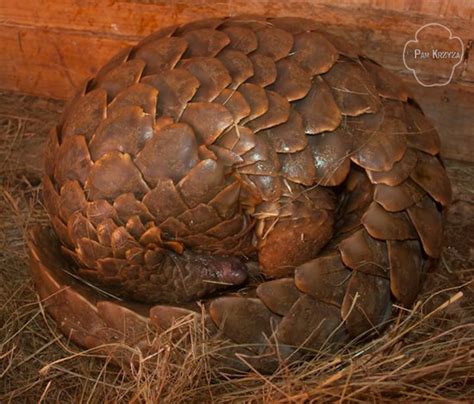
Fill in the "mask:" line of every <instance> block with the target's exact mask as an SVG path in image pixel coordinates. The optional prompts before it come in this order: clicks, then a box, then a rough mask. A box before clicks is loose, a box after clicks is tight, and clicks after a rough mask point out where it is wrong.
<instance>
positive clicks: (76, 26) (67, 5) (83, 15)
mask: <svg viewBox="0 0 474 404" xmlns="http://www.w3.org/2000/svg"><path fill="white" fill-rule="evenodd" d="M324 1H326V2H327V0H295V1H291V2H289V1H286V0H232V1H230V0H214V1H194V0H177V1H163V0H154V1H150V0H141V1H140V0H129V1H111V2H104V1H98V0H82V1H80V2H78V1H76V0H63V1H60V0H53V1H52V0H23V1H22V2H17V1H14V0H0V16H2V17H3V18H2V19H1V20H2V21H3V23H2V22H0V24H4V25H9V26H17V27H19V26H22V27H24V26H27V27H43V28H46V27H47V28H48V29H52V30H60V31H61V32H71V31H76V30H77V31H81V32H83V31H85V32H89V33H91V34H94V35H100V36H104V37H124V39H126V40H133V39H138V38H139V37H143V36H145V35H147V34H149V33H150V32H152V31H154V30H156V29H158V28H160V27H163V26H166V25H171V24H176V23H183V22H186V21H190V20H194V19H196V18H203V17H215V16H225V15H236V14H240V13H258V14H263V15H298V16H305V17H309V18H313V19H315V20H316V21H319V22H320V23H321V24H322V25H323V26H324V27H325V28H327V29H329V30H333V31H337V32H338V33H342V34H343V35H344V36H346V37H348V39H350V40H351V41H352V42H355V43H356V44H358V45H359V46H360V47H361V48H362V49H364V51H365V52H366V53H367V55H368V56H370V57H372V58H374V59H376V60H377V61H379V62H381V63H382V64H384V65H385V66H388V67H390V68H392V69H394V70H405V67H404V64H403V59H402V52H403V47H404V45H405V43H406V42H407V41H408V40H410V39H413V38H414V35H415V32H416V31H417V29H418V28H420V27H421V26H423V25H424V24H426V23H429V22H434V21H435V22H437V23H441V24H444V25H446V26H447V27H449V28H450V29H451V31H452V32H453V33H454V34H455V35H457V36H459V37H460V38H461V39H462V40H463V42H464V43H465V44H466V45H467V44H468V42H469V40H472V39H473V38H474V25H473V24H472V18H473V17H472V13H473V8H472V2H469V1H460V2H454V1H448V0H443V1H441V0H437V1H433V2H418V1H416V2H414V1H409V0H390V1H382V0H373V1H371V0H342V2H341V4H339V3H340V2H338V5H339V6H338V7H335V6H330V5H327V4H320V3H323V2H324ZM469 4H470V5H471V7H469ZM340 5H343V7H341V6H340ZM371 7H376V8H371ZM394 10H397V11H394ZM419 12H427V13H432V14H434V13H437V12H439V13H440V14H441V15H445V16H446V17H440V15H436V17H434V16H430V15H429V14H428V15H423V14H418V13H419ZM459 14H460V15H462V16H463V17H464V19H460V18H456V17H455V16H458V15H459ZM437 41H438V42H439V38H436V37H433V38H432V42H433V43H434V44H436V43H437ZM466 55H467V54H466ZM465 60H466V63H465V64H463V65H461V66H460V67H458V68H457V69H456V74H455V77H454V78H455V79H461V78H462V79H463V80H467V81H474V68H473V67H472V65H473V64H474V57H472V58H469V57H467V56H466V59H465ZM427 66H428V67H426V71H423V73H424V75H426V76H436V75H437V74H439V72H438V70H439V69H438V68H437V66H436V63H432V64H431V65H427ZM446 74H448V75H449V73H446Z"/></svg>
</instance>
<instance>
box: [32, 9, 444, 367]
mask: <svg viewBox="0 0 474 404" xmlns="http://www.w3.org/2000/svg"><path fill="white" fill-rule="evenodd" d="M320 28H321V27H320V26H319V25H318V24H316V23H315V22H313V21H311V20H307V19H301V18H268V19H267V18H263V17H255V16H252V17H234V18H222V19H208V20H201V21H196V22H193V23H190V24H185V25H182V26H178V27H171V28H165V29H162V30H160V31H158V32H156V33H154V34H152V35H151V36H149V37H147V38H145V39H144V40H143V41H142V42H140V43H139V44H138V45H137V46H134V47H130V48H127V49H126V50H124V51H122V52H120V53H119V54H118V55H117V56H116V57H115V58H113V60H111V61H110V62H109V63H108V64H107V65H106V66H104V67H103V68H102V69H101V70H100V71H99V73H98V74H97V76H96V77H95V78H94V79H92V80H89V81H88V82H87V84H86V85H85V87H84V89H83V90H82V91H81V92H80V93H79V94H78V95H77V96H76V98H75V99H74V100H73V101H72V102H71V103H70V104H69V106H68V107H67V108H66V111H65V113H64V117H63V121H62V123H61V124H60V125H59V126H58V127H57V128H56V130H54V131H53V132H52V133H51V137H50V139H49V144H48V147H47V156H46V175H45V177H44V181H43V185H44V202H45V206H46V209H47V211H48V213H49V215H50V217H51V221H52V226H53V229H54V232H55V233H56V235H57V237H58V238H59V240H60V241H59V242H58V241H56V239H55V237H54V236H53V235H52V234H50V233H49V232H48V230H45V229H40V228H36V229H34V230H33V231H32V232H31V238H30V248H31V253H32V254H31V255H32V264H33V265H32V267H33V274H34V277H35V281H36V285H37V289H38V291H39V294H40V295H41V297H42V298H43V299H46V300H45V302H46V304H47V308H48V310H49V312H50V313H51V314H52V316H53V317H54V318H55V319H56V321H57V322H58V323H59V325H60V327H61V329H62V330H63V332H65V333H66V334H68V335H69V336H70V337H71V338H72V339H73V340H74V341H76V342H77V343H79V344H80V345H83V346H86V347H96V346H98V345H100V344H103V343H107V342H113V341H117V340H124V341H126V342H127V343H130V344H132V345H135V346H144V345H146V344H145V341H144V340H141V339H140V337H139V336H140V335H142V336H143V332H144V330H145V329H146V327H147V325H148V324H149V323H150V322H151V323H153V324H154V325H156V326H158V327H159V328H166V327H167V326H169V325H170V324H171V323H172V321H173V320H175V319H178V318H179V317H181V316H183V315H186V314H189V313H191V312H193V311H199V310H196V309H197V304H196V303H193V302H194V301H196V300H200V301H202V302H203V303H204V306H202V307H204V316H205V317H206V324H207V326H208V328H209V329H210V330H211V332H214V333H218V334H219V335H220V336H224V337H226V338H228V339H230V340H233V341H234V342H237V343H238V344H250V345H251V347H250V348H242V349H243V350H244V352H247V353H252V354H261V353H266V352H268V349H269V345H270V341H275V342H277V345H278V344H279V345H281V346H285V347H286V349H288V347H298V346H301V345H303V346H304V347H306V348H310V349H318V348H320V347H321V346H322V345H327V344H332V345H338V344H342V343H344V342H346V341H348V340H349V339H350V338H351V337H356V336H359V335H361V334H363V333H366V332H369V331H370V330H372V329H373V328H374V327H376V326H377V325H379V324H381V323H383V322H384V321H385V320H387V318H389V316H390V313H391V306H392V304H393V303H394V302H397V304H401V305H403V306H410V305H412V304H413V302H414V300H415V299H416V296H417V294H418V292H419V289H420V285H421V282H422V279H423V277H424V274H425V273H426V271H427V269H428V267H429V266H430V265H431V264H432V262H433V261H434V259H436V258H438V257H439V254H440V251H441V244H442V213H441V211H442V207H444V206H446V205H448V204H449V201H450V198H451V189H450V184H449V181H448V178H447V176H446V174H445V171H444V168H443V166H442V164H441V162H440V159H439V148H440V142H439V138H438V135H437V133H436V131H435V130H434V129H433V127H432V126H431V125H430V124H429V123H428V122H427V120H426V118H425V117H424V115H423V112H422V111H421V109H420V107H419V106H418V105H417V104H416V102H415V101H414V100H413V99H412V98H410V97H409V95H408V92H407V91H406V90H405V88H403V86H402V85H401V83H400V80H399V79H397V78H396V77H394V76H392V74H390V73H389V72H387V71H386V70H384V69H383V68H382V67H380V66H379V65H378V64H376V63H375V62H373V61H372V60H369V59H367V58H365V57H361V56H358V55H357V54H356V53H354V52H353V51H352V50H351V49H350V48H348V47H347V45H346V44H345V43H344V42H343V41H341V40H340V39H338V38H336V37H334V36H331V35H329V34H326V33H324V32H322V31H320ZM71 262H74V265H71ZM252 262H253V263H255V262H258V263H259V270H258V271H256V269H255V267H256V265H253V266H252ZM252 268H253V269H252ZM249 272H250V275H249ZM257 272H258V273H257ZM78 279H82V280H84V281H85V282H82V281H80V280H79V281H78ZM93 285H96V287H94V286H93ZM238 285H240V287H238ZM99 290H104V291H108V293H110V295H109V294H104V293H103V292H100V291H99ZM113 296H116V297H118V298H115V297H113ZM137 301H139V302H142V303H140V304H135V303H132V302H137ZM199 315H202V313H201V314H196V316H199ZM140 333H142V334H140ZM289 351H290V352H291V349H290V350H289ZM257 366H258V365H257Z"/></svg>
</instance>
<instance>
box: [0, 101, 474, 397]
mask: <svg viewBox="0 0 474 404" xmlns="http://www.w3.org/2000/svg"><path fill="white" fill-rule="evenodd" d="M62 108H63V104H62V103H60V102H58V101H52V100H47V99H40V98H34V97H26V96H21V95H16V94H11V93H0V307H1V310H0V402H2V403H7V402H21V403H24V402H92V403H95V402H117V401H122V400H123V401H125V402H140V403H141V402H156V401H158V400H159V401H163V402H169V401H174V402H182V401H185V402H209V401H216V402H228V401H236V400H237V401H241V400H242V401H244V400H248V401H251V400H252V401H272V402H274V401H281V402H288V401H291V402H293V401H294V402H303V401H307V400H311V399H313V400H318V401H319V400H320V401H324V402H326V401H347V402H361V401H362V402H365V401H384V400H408V401H417V402H418V401H431V402H432V401H443V402H445V401H456V402H459V401H464V402H472V401H474V282H473V279H474V164H468V163H461V162H456V161H446V166H447V169H448V172H449V176H450V178H451V180H452V185H453V189H454V199H455V200H454V203H453V205H452V207H451V209H450V212H449V215H448V218H447V230H446V243H445V249H444V252H443V256H442V259H441V262H440V265H439V268H438V269H437V270H436V271H435V272H433V273H431V274H430V276H429V279H428V281H427V282H426V283H425V286H424V290H423V293H422V296H421V297H420V300H419V301H418V303H417V304H416V305H415V307H414V308H413V310H405V309H401V308H395V310H397V311H398V314H397V316H396V317H395V319H394V320H393V322H392V323H391V324H390V326H389V327H388V331H387V332H386V333H384V334H383V335H380V336H379V337H378V338H376V339H375V340H373V341H371V342H368V343H365V344H359V345H358V346H356V347H354V346H350V347H349V346H348V347H346V348H344V349H342V350H341V351H340V352H338V353H337V354H332V355H323V354H320V355H317V356H316V357H315V358H314V359H313V360H311V361H309V362H305V363H301V364H299V365H297V366H294V367H292V368H291V369H289V368H282V369H280V370H279V371H278V372H277V373H276V374H274V375H272V376H262V375H260V374H258V373H256V372H249V373H246V374H243V375H242V374H241V375H236V374H231V373H226V374H223V373H217V372H216V371H214V370H213V368H212V366H209V360H208V357H207V356H206V352H207V351H206V349H205V348H203V345H199V341H197V340H195V339H192V338H191V342H189V339H187V340H186V342H185V343H184V344H185V345H184V347H183V346H182V347H174V348H172V349H169V346H168V347H166V348H167V349H164V350H163V351H162V352H161V353H160V354H159V355H158V356H156V357H154V358H142V360H141V361H140V366H138V368H133V369H120V368H118V367H114V366H112V365H107V362H106V361H104V359H103V358H98V357H97V355H96V354H94V353H93V352H89V353H84V352H82V351H81V350H80V349H79V348H78V347H76V346H74V345H73V344H70V343H68V341H67V339H66V338H65V337H63V336H62V335H60V334H58V333H57V331H56V329H55V326H54V323H53V322H52V321H51V320H50V319H49V318H48V316H47V315H46V314H45V313H44V310H43V307H42V306H41V305H40V304H39V301H38V298H37V296H36V294H35V292H34V289H33V285H32V282H31V279H30V276H29V270H28V257H27V252H26V249H25V243H24V235H25V230H26V229H27V228H28V227H29V226H31V225H32V224H33V223H47V222H48V219H47V216H46V214H45V212H44V208H43V206H42V204H41V186H40V176H41V170H42V159H41V155H42V147H43V144H44V141H45V137H46V135H47V132H48V130H49V128H50V127H51V126H52V125H54V123H55V122H56V121H57V119H58V118H59V115H60V113H61V110H62ZM186 344H188V345H186ZM173 350H174V351H176V352H180V353H181V355H172V354H171V353H172V352H174V351H173ZM170 352H171V353H170Z"/></svg>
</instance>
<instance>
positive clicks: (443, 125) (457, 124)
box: [405, 78, 474, 161]
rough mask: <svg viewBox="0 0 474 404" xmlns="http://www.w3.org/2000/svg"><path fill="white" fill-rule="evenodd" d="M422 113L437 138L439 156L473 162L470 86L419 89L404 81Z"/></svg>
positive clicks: (472, 92)
mask: <svg viewBox="0 0 474 404" xmlns="http://www.w3.org/2000/svg"><path fill="white" fill-rule="evenodd" d="M405 83H406V85H407V86H408V87H409V89H410V91H411V92H412V93H413V95H414V97H415V99H416V100H417V102H418V103H419V104H420V106H421V107H422V108H423V111H424V112H425V114H426V115H427V116H428V118H429V119H430V121H431V122H432V123H433V125H434V126H435V128H436V129H437V131H438V133H439V135H440V137H441V155H442V156H443V157H446V158H451V159H457V160H464V161H474V154H473V151H474V125H473V122H474V85H467V84H464V85H459V84H450V85H448V86H444V87H423V86H421V85H419V84H418V83H417V82H416V81H415V80H414V79H413V78H406V79H405Z"/></svg>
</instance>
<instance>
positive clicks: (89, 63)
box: [0, 26, 127, 99]
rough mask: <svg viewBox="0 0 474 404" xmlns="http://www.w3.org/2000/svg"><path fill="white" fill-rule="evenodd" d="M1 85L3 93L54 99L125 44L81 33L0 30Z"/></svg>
mask: <svg viewBox="0 0 474 404" xmlns="http://www.w3.org/2000/svg"><path fill="white" fill-rule="evenodd" d="M0 43H1V44H2V52H0V83H1V86H2V87H3V88H4V89H9V90H13V91H19V92H23V93H27V94H32V95H39V96H45V97H51V98H57V99H66V98H69V97H71V96H72V95H73V94H74V93H75V91H76V90H77V89H78V88H79V87H80V86H81V85H82V83H83V82H84V80H85V79H86V78H88V77H89V76H91V75H93V74H94V73H95V72H96V71H97V68H98V67H100V66H101V65H103V64H104V63H105V62H107V60H109V59H110V58H111V57H112V56H113V55H114V54H115V53H117V52H118V51H119V50H120V49H121V48H123V47H124V46H126V45H127V41H123V40H120V41H119V40H116V39H110V38H99V37H95V36H91V35H85V34H81V33H61V34H60V33H58V32H57V31H56V32H53V31H50V30H47V29H37V28H20V29H19V28H16V27H15V28H14V27H5V26H3V27H2V26H0Z"/></svg>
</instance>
